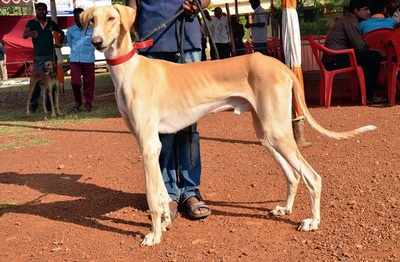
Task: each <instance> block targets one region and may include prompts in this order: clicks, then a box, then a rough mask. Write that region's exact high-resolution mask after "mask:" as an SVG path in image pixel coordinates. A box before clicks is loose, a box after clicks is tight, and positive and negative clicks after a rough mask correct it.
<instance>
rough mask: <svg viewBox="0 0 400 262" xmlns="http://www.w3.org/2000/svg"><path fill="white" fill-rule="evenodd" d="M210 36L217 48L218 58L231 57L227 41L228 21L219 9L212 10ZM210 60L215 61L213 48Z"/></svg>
mask: <svg viewBox="0 0 400 262" xmlns="http://www.w3.org/2000/svg"><path fill="white" fill-rule="evenodd" d="M210 30H211V35H212V37H213V40H214V43H215V45H216V47H217V50H218V54H219V58H220V59H223V58H227V57H230V56H231V46H230V39H229V28H228V19H227V17H226V15H224V14H223V13H222V9H221V7H216V8H215V9H214V17H212V18H211V28H210ZM211 58H212V60H215V59H217V57H216V54H215V51H214V48H211Z"/></svg>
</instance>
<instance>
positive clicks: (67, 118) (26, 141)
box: [0, 74, 119, 151]
mask: <svg viewBox="0 0 400 262" xmlns="http://www.w3.org/2000/svg"><path fill="white" fill-rule="evenodd" d="M95 85H96V87H95V91H96V92H95V93H96V96H97V97H96V98H95V103H94V107H93V110H92V111H91V112H84V111H82V112H79V113H78V114H74V113H69V111H70V110H71V108H72V105H73V96H72V90H71V85H70V83H69V79H66V81H65V95H64V96H62V97H60V103H61V105H60V107H61V111H62V112H63V114H64V115H63V116H59V117H56V118H51V117H48V119H47V120H45V119H44V114H43V110H42V107H41V104H40V105H39V108H38V111H37V112H36V113H35V114H31V115H30V116H27V115H26V113H25V100H26V97H27V91H28V87H27V85H23V86H18V87H15V86H14V87H7V88H1V89H0V97H1V98H2V100H4V103H3V101H2V100H0V141H4V140H5V141H6V142H2V143H1V142H0V151H1V150H8V149H18V148H22V147H30V146H40V145H44V144H48V143H49V141H47V140H45V139H44V138H37V137H36V138H35V135H34V132H36V131H37V129H38V128H40V127H41V126H45V127H50V128H51V127H54V128H59V127H62V126H64V125H67V124H74V123H85V122H89V121H95V120H99V119H104V118H109V117H118V116H119V113H118V109H117V106H116V103H115V98H114V95H113V91H114V89H113V85H112V82H111V78H110V76H109V74H98V75H96V83H95ZM107 94H109V95H107ZM32 137H33V138H32Z"/></svg>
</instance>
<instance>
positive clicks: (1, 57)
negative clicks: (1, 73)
mask: <svg viewBox="0 0 400 262" xmlns="http://www.w3.org/2000/svg"><path fill="white" fill-rule="evenodd" d="M3 60H4V46H3V44H2V43H0V61H3Z"/></svg>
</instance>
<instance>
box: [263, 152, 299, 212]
mask: <svg viewBox="0 0 400 262" xmlns="http://www.w3.org/2000/svg"><path fill="white" fill-rule="evenodd" d="M267 148H268V149H269V151H270V152H271V154H272V156H273V157H274V158H275V160H276V161H277V162H278V163H279V165H280V167H281V169H282V171H283V173H284V174H285V176H286V179H287V199H286V204H285V205H284V206H279V205H278V206H276V207H275V208H274V209H273V210H272V211H271V213H272V214H273V215H274V216H284V215H289V214H291V213H292V209H293V203H294V199H295V197H296V193H297V188H298V185H299V182H300V176H299V175H298V174H297V173H296V172H294V171H293V168H292V167H291V166H290V164H289V163H288V162H287V161H286V159H285V158H284V157H282V155H281V154H279V153H278V152H277V151H276V150H275V149H274V148H273V147H271V146H267Z"/></svg>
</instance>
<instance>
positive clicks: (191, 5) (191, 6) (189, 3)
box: [182, 0, 210, 14]
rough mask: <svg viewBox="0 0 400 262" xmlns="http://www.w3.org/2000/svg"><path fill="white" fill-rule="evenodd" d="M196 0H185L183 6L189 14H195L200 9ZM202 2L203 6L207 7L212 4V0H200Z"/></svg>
mask: <svg viewBox="0 0 400 262" xmlns="http://www.w3.org/2000/svg"><path fill="white" fill-rule="evenodd" d="M194 1H195V0H185V1H183V4H182V8H183V9H184V10H185V12H186V13H188V14H195V13H197V12H198V11H199V8H197V5H196V4H195V2H194ZM198 1H199V2H200V5H201V8H205V7H207V6H208V5H209V4H210V0H198Z"/></svg>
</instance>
